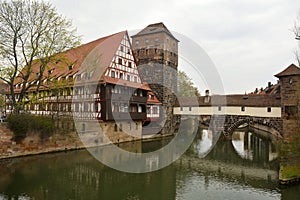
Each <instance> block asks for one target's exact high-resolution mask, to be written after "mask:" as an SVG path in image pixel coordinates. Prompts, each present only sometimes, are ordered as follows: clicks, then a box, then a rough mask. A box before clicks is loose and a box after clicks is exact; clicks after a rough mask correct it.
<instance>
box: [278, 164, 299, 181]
mask: <svg viewBox="0 0 300 200" xmlns="http://www.w3.org/2000/svg"><path fill="white" fill-rule="evenodd" d="M280 171H281V178H282V179H292V178H297V177H300V164H296V165H293V166H290V165H289V166H285V165H280Z"/></svg>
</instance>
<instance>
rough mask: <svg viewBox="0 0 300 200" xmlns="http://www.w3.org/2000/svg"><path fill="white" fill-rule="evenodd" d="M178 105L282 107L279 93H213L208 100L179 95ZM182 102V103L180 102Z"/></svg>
mask: <svg viewBox="0 0 300 200" xmlns="http://www.w3.org/2000/svg"><path fill="white" fill-rule="evenodd" d="M178 99H179V100H178V101H177V103H176V106H199V107H206V106H246V107H281V100H280V96H279V95H241V94H236V95H213V96H209V101H207V99H206V97H205V96H201V97H199V98H198V102H196V101H195V100H194V101H193V100H192V99H191V98H190V97H178ZM179 102H180V103H179Z"/></svg>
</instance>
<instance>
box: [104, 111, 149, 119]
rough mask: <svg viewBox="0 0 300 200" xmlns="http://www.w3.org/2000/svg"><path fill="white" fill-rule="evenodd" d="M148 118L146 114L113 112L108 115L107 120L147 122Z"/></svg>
mask: <svg viewBox="0 0 300 200" xmlns="http://www.w3.org/2000/svg"><path fill="white" fill-rule="evenodd" d="M146 118H147V114H146V113H145V112H141V113H138V112H113V113H109V114H108V116H107V119H106V120H108V121H111V120H121V121H123V120H130V119H132V120H145V119H146Z"/></svg>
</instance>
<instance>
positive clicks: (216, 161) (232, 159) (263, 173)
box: [177, 131, 278, 188]
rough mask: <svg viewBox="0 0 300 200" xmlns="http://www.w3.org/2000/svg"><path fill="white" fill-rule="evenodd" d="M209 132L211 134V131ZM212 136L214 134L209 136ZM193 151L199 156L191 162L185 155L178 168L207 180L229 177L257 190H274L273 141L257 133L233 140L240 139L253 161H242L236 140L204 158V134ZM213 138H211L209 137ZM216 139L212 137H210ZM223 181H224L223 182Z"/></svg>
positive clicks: (276, 175)
mask: <svg viewBox="0 0 300 200" xmlns="http://www.w3.org/2000/svg"><path fill="white" fill-rule="evenodd" d="M208 133H209V132H208ZM209 135H214V134H212V133H209ZM198 137H199V139H197V140H195V142H194V143H193V145H192V146H191V149H190V150H189V151H190V152H191V154H193V155H196V157H199V158H195V159H191V158H190V157H191V156H190V154H188V155H189V156H187V155H183V156H182V157H181V158H180V159H179V160H178V161H177V166H178V165H179V166H180V167H188V168H191V169H193V170H195V171H198V172H201V173H204V175H205V176H206V177H210V175H212V177H214V178H215V177H216V174H218V177H228V178H230V179H232V180H233V181H237V180H238V181H241V182H247V184H250V185H252V186H254V187H262V186H263V187H266V188H269V187H274V186H275V185H276V184H277V180H278V171H277V163H276V162H275V161H272V160H273V158H274V151H273V150H272V149H271V146H272V145H271V142H270V141H268V140H265V139H262V138H260V137H258V136H256V135H255V134H250V133H247V132H245V133H243V134H239V136H238V137H237V135H236V133H235V134H234V135H233V137H234V140H235V141H236V140H240V141H241V142H243V143H244V148H245V149H251V151H252V159H246V158H243V156H242V155H241V154H240V152H239V149H237V148H236V147H235V145H234V141H222V140H219V141H218V142H217V144H216V145H215V146H214V148H212V150H211V151H210V152H209V153H208V154H207V155H206V156H205V158H202V157H203V156H202V154H203V152H201V150H200V149H201V148H202V147H199V146H200V145H202V144H201V141H202V140H205V138H203V137H207V134H205V131H204V132H203V134H199V135H198ZM208 138H210V136H208ZM211 140H213V138H211ZM222 180H223V179H222Z"/></svg>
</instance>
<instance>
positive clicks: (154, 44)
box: [132, 23, 179, 134]
mask: <svg viewBox="0 0 300 200" xmlns="http://www.w3.org/2000/svg"><path fill="white" fill-rule="evenodd" d="M178 42H179V41H178V40H177V39H176V38H175V37H174V36H173V34H172V33H171V32H170V31H169V30H168V28H167V27H166V26H165V25H164V24H163V23H156V24H150V25H148V26H147V27H146V28H144V29H143V30H141V31H140V32H139V33H137V34H136V35H134V36H132V45H133V51H134V55H135V57H136V60H137V63H138V65H139V70H140V73H141V76H142V79H143V81H144V82H147V83H149V85H150V87H151V89H152V90H153V92H154V93H155V95H156V96H157V98H158V99H159V100H160V101H161V102H162V105H163V107H164V109H165V113H166V114H165V116H164V118H165V120H166V121H165V124H164V126H163V129H162V133H163V134H165V133H174V131H176V130H175V127H176V126H175V124H176V121H177V119H176V117H174V116H173V106H174V104H175V101H176V96H175V94H176V91H177V68H178Z"/></svg>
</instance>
